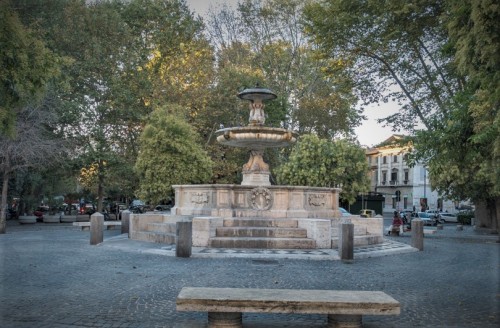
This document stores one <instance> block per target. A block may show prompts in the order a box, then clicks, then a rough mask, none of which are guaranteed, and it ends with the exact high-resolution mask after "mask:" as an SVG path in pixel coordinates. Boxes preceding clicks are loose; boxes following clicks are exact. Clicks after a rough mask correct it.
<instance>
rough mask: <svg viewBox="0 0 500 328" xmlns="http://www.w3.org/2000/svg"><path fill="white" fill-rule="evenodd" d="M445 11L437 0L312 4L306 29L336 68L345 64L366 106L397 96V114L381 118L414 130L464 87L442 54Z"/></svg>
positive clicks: (441, 110)
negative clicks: (442, 18)
mask: <svg viewBox="0 0 500 328" xmlns="http://www.w3.org/2000/svg"><path fill="white" fill-rule="evenodd" d="M443 12H444V9H443V3H442V2H441V1H435V0H423V1H418V2H415V1H411V2H408V1H404V0H388V1H384V4H383V5H381V3H380V2H378V1H369V0H356V1H351V0H328V1H322V2H311V3H310V4H309V5H308V6H307V7H306V9H305V17H306V21H307V29H306V30H307V32H308V34H309V35H310V36H311V37H312V38H313V39H314V41H315V43H316V44H317V45H318V47H319V50H320V52H321V54H322V56H323V57H324V58H325V59H326V60H328V61H329V62H330V63H331V67H332V68H331V70H332V73H336V71H337V65H339V64H342V67H341V69H342V70H347V72H346V74H348V75H349V76H350V77H351V78H352V79H353V81H354V89H355V90H356V92H357V94H358V96H359V98H360V99H361V100H362V101H363V102H364V103H365V104H368V103H379V102H388V101H390V100H392V101H395V102H396V103H397V104H398V105H399V107H400V108H399V111H398V112H397V113H395V114H393V115H391V116H389V117H386V118H384V119H383V120H382V121H383V122H385V123H386V124H388V125H390V126H392V128H393V130H395V131H399V130H404V131H409V132H410V133H411V132H413V131H414V130H415V129H416V128H420V127H421V126H424V127H425V128H427V129H428V128H430V125H431V121H432V119H433V115H435V114H436V113H438V114H439V113H446V112H447V111H448V102H449V101H450V100H451V99H452V97H453V95H454V94H455V93H456V92H457V91H459V90H462V88H463V80H461V79H460V78H459V76H457V75H455V74H454V71H453V69H452V65H451V64H452V61H451V59H450V58H449V57H448V56H446V55H444V54H443V52H442V49H443V47H444V46H445V45H446V43H447V41H448V39H447V34H446V29H445V26H443V24H442V22H441V21H440V19H439V17H440V15H441V14H443Z"/></svg>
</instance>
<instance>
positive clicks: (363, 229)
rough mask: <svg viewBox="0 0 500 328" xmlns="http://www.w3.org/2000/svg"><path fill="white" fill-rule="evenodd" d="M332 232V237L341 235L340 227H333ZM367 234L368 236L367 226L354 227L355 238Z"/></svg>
mask: <svg viewBox="0 0 500 328" xmlns="http://www.w3.org/2000/svg"><path fill="white" fill-rule="evenodd" d="M331 231H332V236H338V235H339V227H338V226H332V228H331ZM366 234H368V232H367V230H366V227H365V226H359V225H354V235H355V236H364V235H366Z"/></svg>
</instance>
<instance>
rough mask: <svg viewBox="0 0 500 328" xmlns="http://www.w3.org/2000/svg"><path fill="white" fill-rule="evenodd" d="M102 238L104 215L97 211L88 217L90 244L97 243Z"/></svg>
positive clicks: (100, 241)
mask: <svg viewBox="0 0 500 328" xmlns="http://www.w3.org/2000/svg"><path fill="white" fill-rule="evenodd" d="M103 240H104V215H102V214H101V213H99V212H96V213H94V214H92V216H91V217H90V245H97V244H100V243H102V241H103Z"/></svg>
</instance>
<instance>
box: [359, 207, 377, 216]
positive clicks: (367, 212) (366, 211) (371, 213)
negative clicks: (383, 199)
mask: <svg viewBox="0 0 500 328" xmlns="http://www.w3.org/2000/svg"><path fill="white" fill-rule="evenodd" d="M359 215H361V217H362V218H373V217H375V215H377V213H375V210H369V209H364V210H361V211H360V212H359Z"/></svg>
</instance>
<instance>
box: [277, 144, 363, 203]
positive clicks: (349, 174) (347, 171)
mask: <svg viewBox="0 0 500 328" xmlns="http://www.w3.org/2000/svg"><path fill="white" fill-rule="evenodd" d="M276 176H277V179H278V182H279V183H280V184H290V185H296V186H313V187H329V188H332V187H340V188H342V191H341V193H340V197H341V198H342V199H343V200H345V201H347V202H349V203H354V202H355V200H356V196H357V195H358V194H359V193H362V192H367V191H368V190H369V181H368V178H367V176H368V163H367V161H366V158H365V152H364V150H363V149H362V148H361V147H359V146H358V145H355V144H352V143H350V142H349V141H346V140H335V141H329V140H325V139H320V138H319V137H318V136H316V135H312V134H311V135H305V136H303V137H301V139H300V140H299V142H298V143H297V144H296V145H295V146H294V148H293V150H292V152H291V155H290V158H289V160H288V161H287V162H286V163H285V164H283V165H281V166H280V167H279V168H278V169H276Z"/></svg>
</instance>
